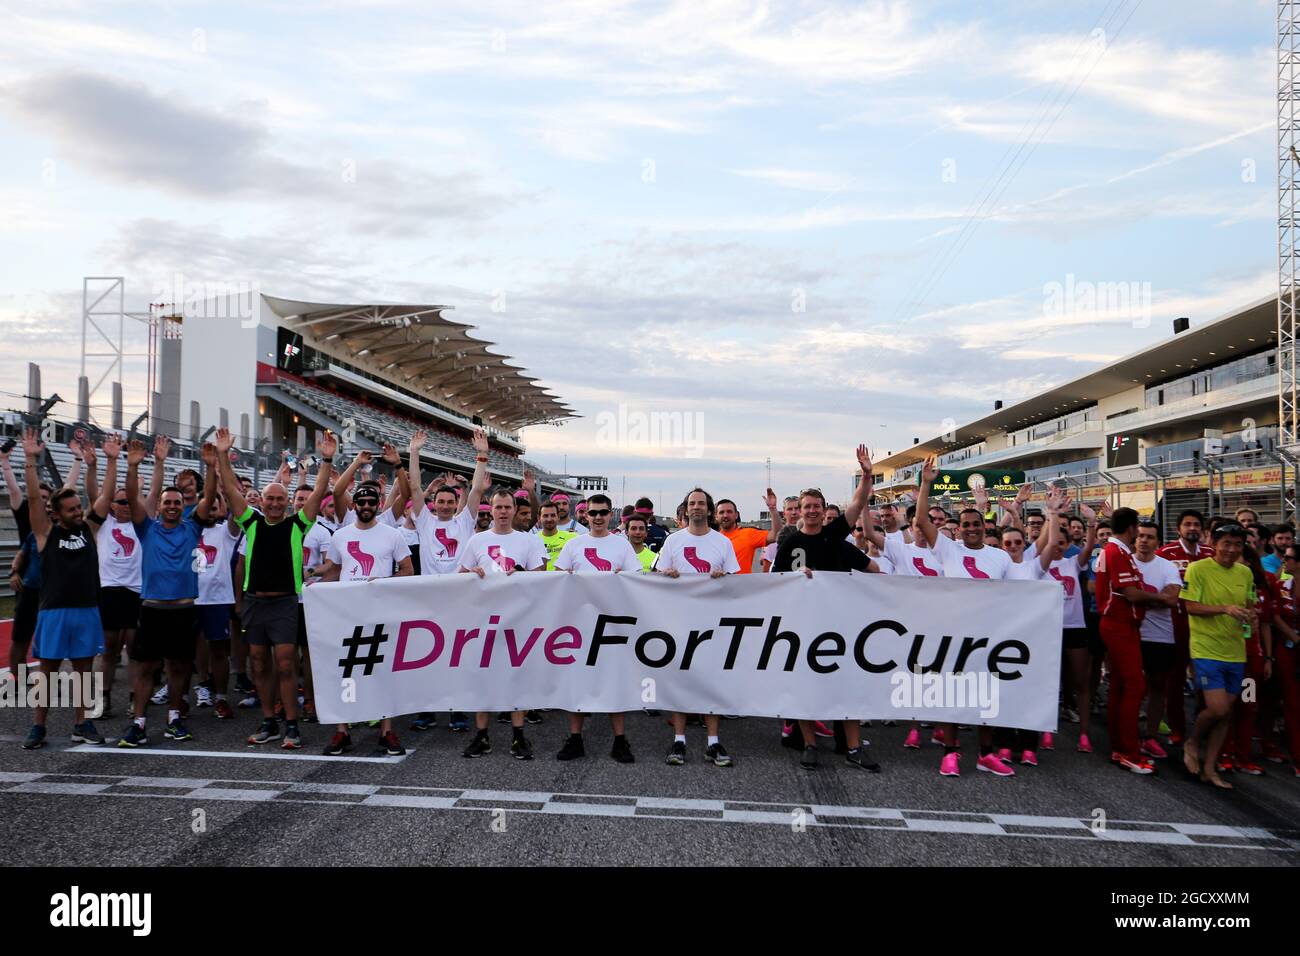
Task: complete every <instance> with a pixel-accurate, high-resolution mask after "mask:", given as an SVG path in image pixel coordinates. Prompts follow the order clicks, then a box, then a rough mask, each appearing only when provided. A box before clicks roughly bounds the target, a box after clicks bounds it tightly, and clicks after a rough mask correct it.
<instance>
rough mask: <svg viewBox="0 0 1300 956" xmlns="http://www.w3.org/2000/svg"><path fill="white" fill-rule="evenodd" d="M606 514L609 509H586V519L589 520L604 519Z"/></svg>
mask: <svg viewBox="0 0 1300 956" xmlns="http://www.w3.org/2000/svg"><path fill="white" fill-rule="evenodd" d="M607 514H609V509H608V508H588V509H587V517H589V518H603V517H605V515H607Z"/></svg>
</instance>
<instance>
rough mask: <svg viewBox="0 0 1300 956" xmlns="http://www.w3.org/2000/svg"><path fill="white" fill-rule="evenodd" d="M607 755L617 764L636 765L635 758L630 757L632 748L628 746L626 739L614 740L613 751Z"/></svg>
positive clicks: (616, 738)
mask: <svg viewBox="0 0 1300 956" xmlns="http://www.w3.org/2000/svg"><path fill="white" fill-rule="evenodd" d="M609 755H610V756H611V757H613V758H614V759H615V760H617V761H618V762H619V763H636V757H634V756H632V748H631V747H630V746H628V742H627V738H626V737H615V738H614V749H613V750H611V751H610V752H609Z"/></svg>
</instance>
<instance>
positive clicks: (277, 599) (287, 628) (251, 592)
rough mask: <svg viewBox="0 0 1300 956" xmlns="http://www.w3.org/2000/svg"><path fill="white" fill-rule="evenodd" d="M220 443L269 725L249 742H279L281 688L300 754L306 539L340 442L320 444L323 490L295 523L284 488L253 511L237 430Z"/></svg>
mask: <svg viewBox="0 0 1300 956" xmlns="http://www.w3.org/2000/svg"><path fill="white" fill-rule="evenodd" d="M215 444H216V450H217V453H218V454H217V462H216V463H217V465H218V466H219V467H220V470H221V487H222V489H223V490H224V491H225V493H226V499H227V500H228V501H229V502H230V512H231V514H233V515H234V516H235V520H236V522H238V524H239V526H240V527H241V528H243V529H244V535H245V536H246V538H247V541H248V544H247V554H246V555H245V556H244V604H243V615H242V616H243V624H244V632H245V636H244V640H245V642H246V643H247V644H248V648H249V653H250V655H251V656H252V659H253V679H254V681H255V682H256V684H257V693H258V697H259V698H260V702H261V705H262V724H261V726H260V727H259V728H258V730H257V732H256V733H255V734H253V735H252V736H250V737H249V738H248V742H249V743H251V744H265V743H269V742H271V741H273V740H279V739H280V726H279V723H278V722H277V721H276V719H275V710H274V707H275V696H276V695H275V690H276V684H277V683H278V684H279V690H280V699H281V701H282V702H283V704H284V716H285V726H284V740H283V742H282V743H281V747H283V748H284V749H286V750H297V749H300V748H301V747H302V734H301V732H300V731H299V729H298V654H297V644H298V593H299V592H300V591H301V590H302V545H303V537H304V536H305V535H306V533H307V532H308V531H309V530H311V527H312V525H313V524H315V523H316V515H317V512H318V511H319V510H320V504H321V501H322V500H324V498H325V493H326V491H328V490H329V480H330V471H331V469H332V466H333V462H334V452H335V451H336V450H337V448H338V442H337V441H336V440H335V438H334V435H333V434H332V433H331V432H329V431H326V432H325V433H324V435H323V436H322V437H321V440H320V444H319V445H317V448H316V450H317V451H318V452H319V453H320V457H321V466H320V470H319V471H317V473H316V485H315V487H314V488H313V489H312V493H311V497H310V498H308V499H307V502H306V504H304V505H303V507H302V508H301V509H299V510H298V511H296V512H294V514H293V515H292V517H290V516H288V515H287V514H286V512H287V510H288V505H289V494H288V492H287V491H286V490H285V488H284V485H282V484H280V483H279V482H272V483H271V484H269V485H267V486H266V488H265V490H264V491H263V492H262V507H263V511H262V512H261V513H259V512H257V511H254V510H253V508H252V507H251V506H250V505H249V504H248V502H247V501H246V500H245V498H244V493H243V490H242V489H241V488H240V485H239V480H238V479H237V478H236V477H235V470H234V468H232V467H231V465H230V454H229V453H230V448H231V446H232V445H233V444H234V437H233V436H232V435H231V434H230V429H228V428H219V429H217V434H216V443H215Z"/></svg>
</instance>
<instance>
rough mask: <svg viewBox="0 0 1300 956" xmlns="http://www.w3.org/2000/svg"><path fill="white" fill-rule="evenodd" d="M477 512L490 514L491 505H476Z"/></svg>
mask: <svg viewBox="0 0 1300 956" xmlns="http://www.w3.org/2000/svg"><path fill="white" fill-rule="evenodd" d="M478 513H479V514H491V513H492V506H491V505H479V506H478Z"/></svg>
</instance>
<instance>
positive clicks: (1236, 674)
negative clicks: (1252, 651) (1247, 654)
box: [1192, 657, 1246, 697]
mask: <svg viewBox="0 0 1300 956" xmlns="http://www.w3.org/2000/svg"><path fill="white" fill-rule="evenodd" d="M1192 666H1193V667H1194V668H1195V669H1196V686H1197V688H1198V689H1200V690H1201V691H1207V690H1223V691H1227V692H1228V693H1229V694H1231V695H1232V696H1233V697H1236V696H1237V695H1238V694H1240V693H1241V679H1242V678H1243V677H1245V676H1246V664H1245V662H1244V661H1238V662H1236V663H1234V662H1232V661H1215V660H1210V659H1209V658H1208V657H1194V658H1192Z"/></svg>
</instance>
